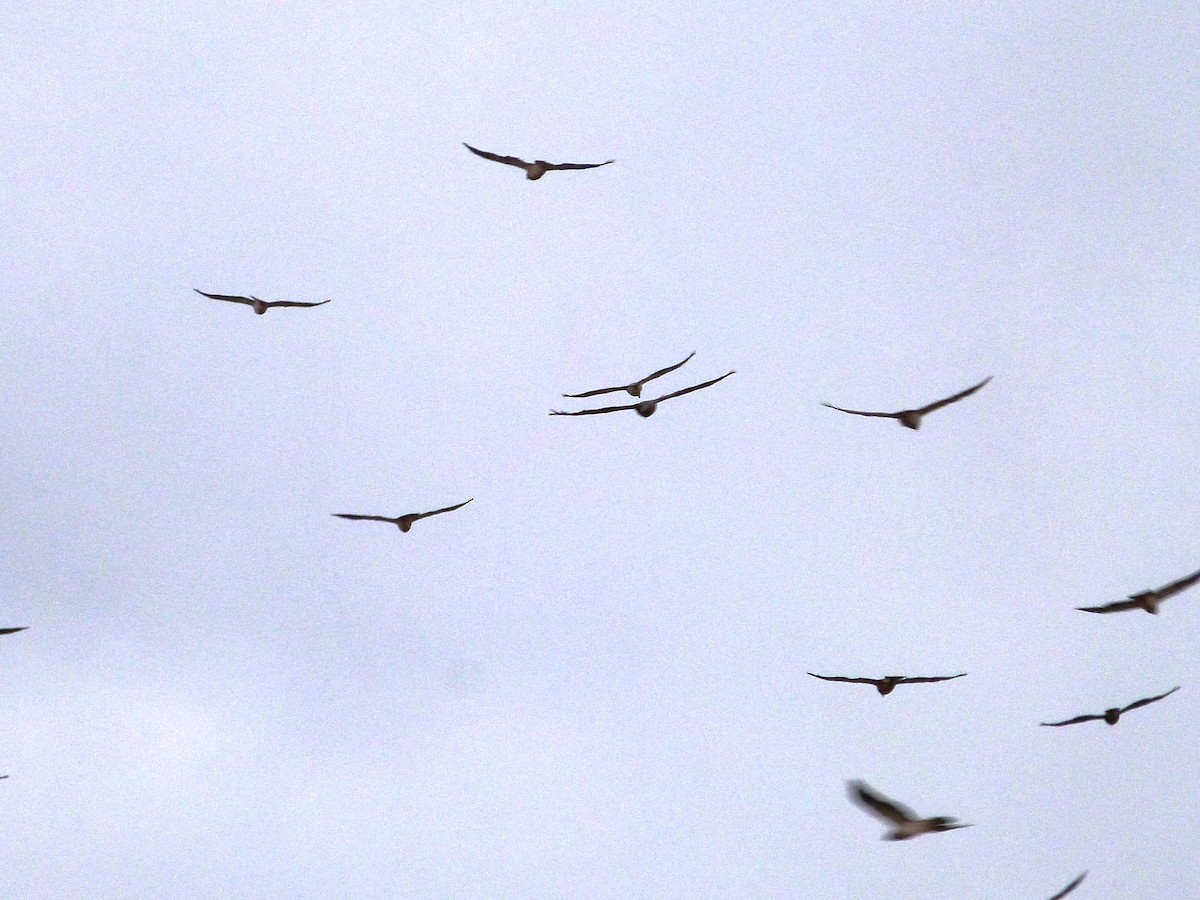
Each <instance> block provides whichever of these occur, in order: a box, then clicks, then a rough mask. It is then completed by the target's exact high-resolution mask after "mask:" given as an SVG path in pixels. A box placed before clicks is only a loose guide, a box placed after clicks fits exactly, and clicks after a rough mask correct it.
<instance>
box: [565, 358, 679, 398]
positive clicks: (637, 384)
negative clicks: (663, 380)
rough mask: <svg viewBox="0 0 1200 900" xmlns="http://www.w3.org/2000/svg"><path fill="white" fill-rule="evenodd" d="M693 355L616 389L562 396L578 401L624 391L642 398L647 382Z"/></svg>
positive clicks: (671, 369)
mask: <svg viewBox="0 0 1200 900" xmlns="http://www.w3.org/2000/svg"><path fill="white" fill-rule="evenodd" d="M695 355H696V351H695V350H693V351H692V352H691V353H689V354H688V355H687V358H686V359H684V360H683V361H682V362H677V363H675V365H673V366H667V367H666V368H665V369H659V370H658V371H657V372H653V373H651V374H650V375H647V376H646V377H645V378H643V379H642V380H641V381H634V382H630V383H629V384H621V385H618V386H617V387H607V388H597V389H596V390H594V391H584V392H583V393H582V394H563V396H564V397H570V398H572V399H578V398H580V397H595V396H596V395H597V394H611V393H613V392H614V391H625V393H627V394H630V395H632V396H634V397H640V396H642V388H643V387H645V385H646V382H647V381H653V380H654V379H655V378H659V377H661V376H663V375H666V374H667V373H669V372H674V371H675V370H676V369H678V368H679V367H680V366H682V365H683V363H685V362H687V361H688V360H689V359H691V358H692V357H693V356H695Z"/></svg>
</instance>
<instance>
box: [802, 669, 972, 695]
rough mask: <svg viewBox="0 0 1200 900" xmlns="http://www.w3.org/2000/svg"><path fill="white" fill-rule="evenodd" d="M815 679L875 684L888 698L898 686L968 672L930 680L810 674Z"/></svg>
mask: <svg viewBox="0 0 1200 900" xmlns="http://www.w3.org/2000/svg"><path fill="white" fill-rule="evenodd" d="M808 674H809V675H811V676H812V677H813V678H820V679H821V680H822V681H845V682H847V683H849V684H873V685H875V690H877V691H879V693H880V694H881V695H882V696H885V697H886V696H887V695H888V694H890V693H891V692H892V691H894V690H895V689H896V685H898V684H930V683H932V682H935V681H950V680H951V679H953V678H962V677H963V676H964V675H966V674H967V673H966V672H960V673H959V674H958V675H938V676H931V677H928V678H909V677H908V676H907V675H887V676H885V677H883V678H847V677H845V676H843V675H818V674H817V673H816V672H809V673H808Z"/></svg>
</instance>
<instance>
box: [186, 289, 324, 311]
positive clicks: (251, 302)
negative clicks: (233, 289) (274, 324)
mask: <svg viewBox="0 0 1200 900" xmlns="http://www.w3.org/2000/svg"><path fill="white" fill-rule="evenodd" d="M192 290H193V291H195V292H196V293H197V294H200V295H201V296H204V297H208V298H210V299H212V300H225V301H226V302H228V303H244V304H245V305H246V306H252V307H254V311H255V312H256V313H258V314H259V315H260V316H261V315H263V314H265V313H266V311H267V310H268V309H271V308H272V307H276V306H324V305H325V304H326V303H328V302H329V301H328V300H321V301H318V302H317V303H301V302H300V301H299V300H260V299H258V298H257V297H243V296H241V295H239V294H207V293H205V292H204V291H202V290H200V288H192Z"/></svg>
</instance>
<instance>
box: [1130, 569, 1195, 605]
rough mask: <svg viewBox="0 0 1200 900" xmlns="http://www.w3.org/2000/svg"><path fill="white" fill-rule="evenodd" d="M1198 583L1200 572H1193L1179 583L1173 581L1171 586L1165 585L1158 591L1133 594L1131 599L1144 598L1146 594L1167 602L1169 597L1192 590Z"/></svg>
mask: <svg viewBox="0 0 1200 900" xmlns="http://www.w3.org/2000/svg"><path fill="white" fill-rule="evenodd" d="M1197 581H1200V572H1193V573H1192V574H1191V575H1185V576H1184V577H1183V578H1180V579H1179V580H1178V581H1172V582H1171V583H1170V584H1167V585H1163V586H1162V587H1160V588H1159V589H1158V590H1156V591H1142V592H1141V593H1140V594H1131V595H1130V599H1134V598H1138V597H1143V596H1145V595H1146V594H1155V595H1157V596H1158V599H1159V600H1165V599H1167V598H1168V597H1171V596H1173V595H1175V594H1178V593H1179V592H1180V591H1182V590H1186V589H1187V588H1190V587H1191V586H1192V585H1193V584H1195V583H1196V582H1197Z"/></svg>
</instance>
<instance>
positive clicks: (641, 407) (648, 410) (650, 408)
mask: <svg viewBox="0 0 1200 900" xmlns="http://www.w3.org/2000/svg"><path fill="white" fill-rule="evenodd" d="M732 374H733V372H726V373H725V374H724V375H722V376H721V377H720V378H714V379H713V380H712V381H705V382H703V383H702V384H693V385H692V386H691V387H686V388H684V389H683V390H679V391H672V392H671V393H669V394H663V395H662V396H661V397H655V398H654V399H653V400H639V401H638V402H637V403H627V404H625V405H624V406H603V407H601V408H600V409H580V410H577V411H576V412H563V411H561V410H557V409H552V410H550V415H552V416H595V415H598V414H600V413H610V412H619V411H620V410H622V409H633V410H637V414H638V415H639V416H641V417H642V418H643V419H646V418H649V417H650V416H652V415H654V411H655V410H656V409H658V404H660V403H662V402H663V401H664V400H670V399H671V398H672V397H682V396H683V395H684V394H690V393H691V392H692V391H698V390H700V389H702V388H706V387H711V386H712V385H714V384H716V383H717V382H718V381H721V380H722V379H724V378H728V377H729V376H730V375H732Z"/></svg>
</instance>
